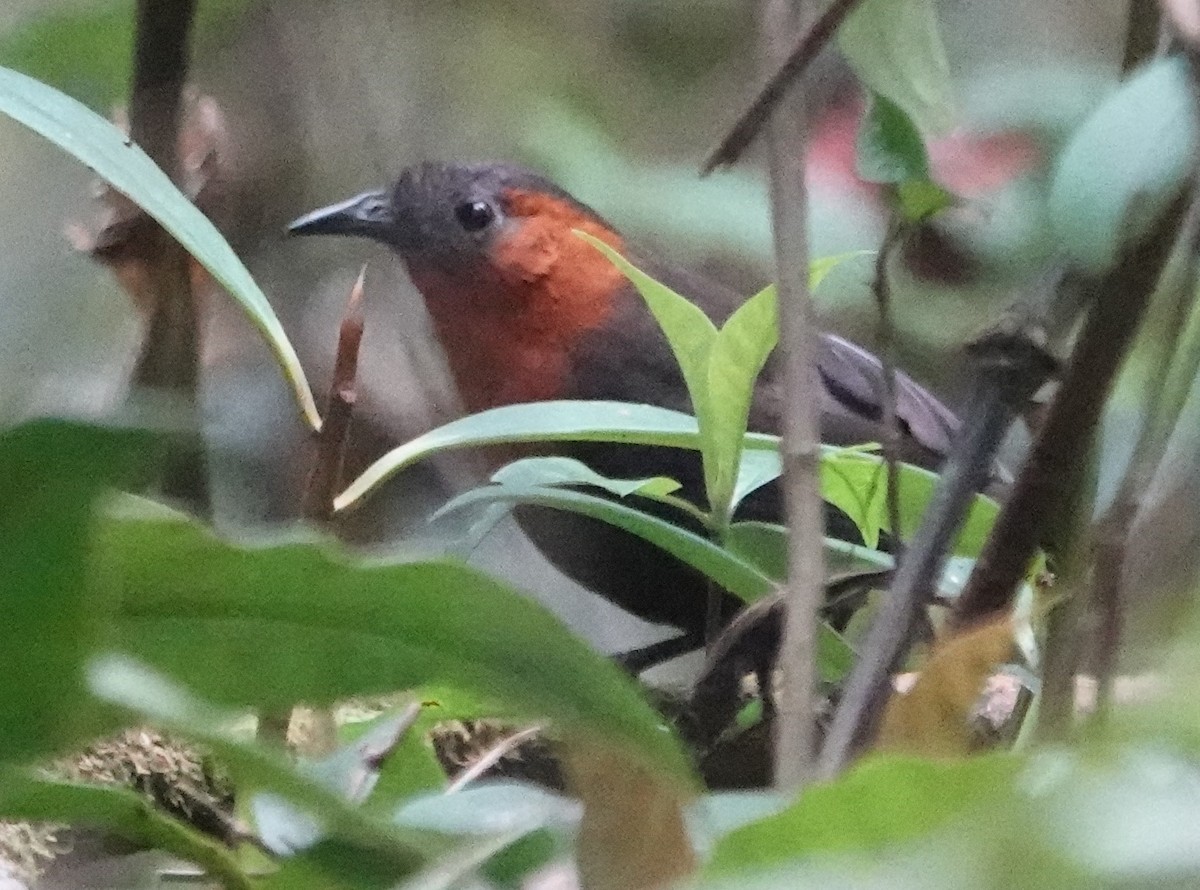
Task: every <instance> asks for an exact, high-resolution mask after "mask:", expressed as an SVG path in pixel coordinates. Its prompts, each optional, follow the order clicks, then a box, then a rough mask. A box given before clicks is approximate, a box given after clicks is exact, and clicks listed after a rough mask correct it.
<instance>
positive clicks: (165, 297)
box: [129, 0, 210, 513]
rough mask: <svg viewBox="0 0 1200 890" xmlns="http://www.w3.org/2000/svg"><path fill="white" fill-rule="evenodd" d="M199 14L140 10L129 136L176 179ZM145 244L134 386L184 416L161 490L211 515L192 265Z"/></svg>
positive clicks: (180, 6)
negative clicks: (145, 314)
mask: <svg viewBox="0 0 1200 890" xmlns="http://www.w3.org/2000/svg"><path fill="white" fill-rule="evenodd" d="M195 9H196V4H195V2H194V0H139V2H138V5H137V34H136V38H135V42H134V65H133V88H132V92H131V94H130V99H129V133H130V137H131V138H132V139H133V141H134V142H136V143H137V144H138V145H139V146H140V147H141V148H142V149H143V150H144V151H145V152H146V154H148V155H149V156H150V159H151V160H152V161H154V163H156V164H157V165H158V166H159V167H161V168H162V169H163V170H164V171H166V172H167V173H168V174H169V175H171V176H173V177H174V176H177V175H178V167H179V158H178V153H177V146H178V144H179V124H180V114H181V113H180V109H181V107H182V103H183V86H184V82H185V80H186V78H187V69H188V38H189V36H190V34H191V26H192V18H193V15H194V13H195ZM146 240H147V242H148V244H146V245H145V248H146V249H144V250H143V251H141V254H142V255H143V256H146V257H148V259H147V260H146V261H145V262H146V272H147V275H148V277H149V281H150V286H149V288H148V292H149V293H150V294H152V296H153V298H154V304H153V306H152V307H151V312H150V321H149V324H148V326H147V331H146V340H145V344H144V346H143V349H142V355H141V356H140V357H139V359H138V363H137V367H136V368H135V370H134V374H133V382H134V384H135V386H136V387H138V388H140V389H143V390H149V391H151V392H153V393H157V394H161V395H164V396H167V397H168V398H169V399H170V400H171V403H170V407H172V408H173V407H175V406H178V407H180V408H181V409H182V410H183V411H184V412H185V414H186V416H185V419H184V423H183V424H182V426H183V441H180V442H176V443H174V444H173V446H172V447H171V449H170V450H169V452H168V454H167V457H166V461H165V464H164V466H163V468H162V471H161V476H160V480H159V487H160V489H161V491H162V493H163V494H164V495H166V496H168V497H173V498H178V499H180V500H183V501H184V502H186V503H188V504H190V505H191V506H192V507H193V509H195V510H196V511H197V512H200V513H206V512H207V511H208V509H209V506H210V505H209V492H208V473H207V468H206V460H205V457H204V448H203V445H202V444H201V443H200V441H199V439H200V423H199V411H198V400H199V397H198V381H199V354H200V335H199V322H198V319H197V317H196V305H195V300H194V298H193V295H192V286H191V280H190V274H189V266H190V260H189V258H188V255H187V253H186V252H185V251H184V249H183V248H182V247H180V246H179V244H178V243H177V242H176V241H175V239H174V238H172V237H171V236H170V235H168V234H167V233H166V232H165V231H164V230H163V229H161V228H159V227H158V226H154V227H153V228H152V229H150V230H149V233H148V234H147V235H146Z"/></svg>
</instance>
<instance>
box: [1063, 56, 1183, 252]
mask: <svg viewBox="0 0 1200 890" xmlns="http://www.w3.org/2000/svg"><path fill="white" fill-rule="evenodd" d="M1198 150H1200V119H1198V112H1197V108H1196V100H1195V91H1194V85H1193V83H1192V79H1191V77H1190V76H1189V73H1188V63H1187V62H1186V61H1185V60H1184V58H1183V57H1182V56H1171V57H1168V58H1162V59H1158V60H1157V61H1154V62H1152V63H1150V64H1149V65H1148V66H1146V67H1144V68H1142V69H1141V70H1140V71H1138V72H1137V73H1135V74H1134V75H1133V77H1131V78H1130V79H1129V80H1127V81H1126V82H1125V83H1123V84H1121V86H1120V87H1118V88H1117V90H1116V91H1115V92H1113V93H1112V95H1110V96H1109V97H1108V98H1107V99H1106V100H1105V101H1104V102H1103V103H1101V105H1100V107H1099V108H1097V109H1096V110H1095V111H1094V112H1093V114H1092V115H1091V117H1089V118H1088V119H1087V120H1086V121H1084V123H1083V125H1082V126H1081V127H1080V128H1079V129H1078V130H1077V131H1076V132H1075V134H1074V136H1073V137H1072V138H1071V140H1070V142H1069V143H1068V144H1067V147H1066V148H1065V149H1064V150H1063V152H1062V155H1061V156H1060V157H1059V159H1058V164H1057V168H1056V170H1055V173H1054V181H1053V185H1052V187H1051V193H1050V204H1049V209H1050V217H1051V221H1052V222H1053V225H1054V228H1055V230H1056V232H1057V234H1058V236H1059V238H1060V240H1061V242H1062V247H1063V249H1064V250H1065V251H1066V252H1067V255H1068V256H1069V257H1070V258H1071V259H1072V260H1074V261H1075V262H1076V263H1077V264H1078V265H1079V266H1080V267H1081V268H1082V269H1083V270H1084V271H1087V272H1091V273H1099V272H1103V271H1104V270H1106V269H1107V268H1109V267H1110V266H1111V265H1112V264H1113V263H1114V262H1115V261H1116V259H1117V257H1118V256H1120V255H1121V252H1122V250H1123V249H1124V247H1125V245H1127V244H1132V243H1135V242H1136V241H1138V240H1139V239H1141V238H1142V237H1143V236H1144V235H1145V234H1146V231H1147V228H1148V227H1149V226H1150V225H1152V224H1153V223H1154V222H1155V221H1157V220H1158V219H1159V218H1160V217H1161V216H1162V213H1163V210H1164V209H1165V208H1166V207H1167V206H1168V205H1169V204H1170V203H1171V201H1173V200H1174V199H1175V198H1176V196H1178V195H1179V193H1180V191H1181V189H1182V188H1183V186H1184V184H1185V182H1186V180H1187V178H1188V177H1189V175H1191V174H1192V172H1193V170H1194V168H1195V163H1196V154H1197V151H1198Z"/></svg>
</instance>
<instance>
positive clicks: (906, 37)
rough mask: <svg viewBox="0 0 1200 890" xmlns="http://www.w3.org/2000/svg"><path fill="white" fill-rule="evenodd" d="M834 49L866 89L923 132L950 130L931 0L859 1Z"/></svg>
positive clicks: (949, 98) (946, 69)
mask: <svg viewBox="0 0 1200 890" xmlns="http://www.w3.org/2000/svg"><path fill="white" fill-rule="evenodd" d="M838 46H839V47H840V48H841V50H842V52H843V53H845V55H846V58H847V59H848V60H849V62H850V64H851V66H852V67H853V68H854V72H855V73H856V74H857V75H858V76H859V78H860V79H861V80H862V82H863V83H864V84H866V86H867V87H869V88H870V89H871V90H872V91H873V92H875V93H878V94H879V95H881V96H886V97H887V98H888V99H890V100H891V101H892V102H894V103H895V104H896V105H898V106H899V107H900V108H902V109H904V111H905V112H907V113H908V115H909V116H910V117H911V118H912V119H913V120H914V121H916V122H917V124H918V125H919V126H920V127H921V128H922V129H923V130H926V131H928V132H932V133H938V132H942V131H945V130H948V129H950V127H951V126H953V124H954V118H955V111H954V105H955V100H954V94H953V90H952V88H951V84H950V64H949V62H948V61H947V60H946V50H945V47H943V46H942V37H941V32H940V30H939V28H938V19H937V6H936V3H935V0H863V2H862V3H860V4H859V5H858V8H857V9H855V10H854V12H852V13H851V14H850V17H849V18H848V19H846V21H845V22H844V23H843V24H842V27H841V28H840V29H839V30H838Z"/></svg>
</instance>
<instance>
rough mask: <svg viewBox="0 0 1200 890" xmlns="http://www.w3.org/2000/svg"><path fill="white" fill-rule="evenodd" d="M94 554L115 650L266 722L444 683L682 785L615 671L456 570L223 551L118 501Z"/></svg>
mask: <svg viewBox="0 0 1200 890" xmlns="http://www.w3.org/2000/svg"><path fill="white" fill-rule="evenodd" d="M95 552H96V559H97V560H98V563H99V568H100V569H101V570H102V577H103V578H104V579H105V580H106V581H107V582H108V583H109V584H111V585H113V586H114V588H115V590H113V591H112V593H113V595H115V596H117V597H119V600H120V611H119V613H118V615H117V618H116V627H115V628H114V641H113V642H114V645H116V646H117V647H118V648H120V649H122V650H124V651H126V652H128V653H130V654H132V655H135V656H137V657H138V658H140V659H142V660H144V661H145V662H147V663H148V664H150V665H153V666H155V667H157V668H159V669H161V670H163V671H165V672H166V673H168V674H170V675H172V676H175V677H179V678H186V680H187V682H188V684H189V686H190V687H191V688H192V689H194V690H195V691H196V692H198V693H199V694H201V695H203V696H205V697H208V698H211V699H213V700H215V701H217V702H221V703H226V704H236V705H254V706H257V707H264V708H269V709H279V708H283V707H286V706H289V705H291V704H293V703H294V702H297V701H306V702H313V703H320V702H327V701H331V700H333V699H338V698H345V697H348V696H352V695H360V694H370V693H379V692H388V691H393V690H399V689H409V688H415V687H419V686H423V685H426V684H430V683H434V684H444V685H447V686H450V687H461V688H463V689H466V690H468V691H471V692H475V693H478V694H479V695H482V696H484V697H485V698H487V699H488V700H492V701H495V702H497V703H499V704H500V705H501V706H502V707H503V708H505V709H506V710H507V711H508V712H509V713H511V714H513V715H519V716H526V717H539V718H540V717H549V718H551V719H553V720H555V721H558V722H559V723H560V724H562V725H563V726H565V727H568V728H573V729H578V730H581V731H586V732H587V733H589V734H590V735H592V736H596V737H600V738H606V739H609V740H610V741H611V742H613V743H619V744H621V745H623V746H624V747H625V748H626V749H628V750H629V751H630V752H631V753H632V754H635V755H637V756H639V757H641V758H642V759H644V760H646V761H648V762H651V763H653V764H655V765H656V766H657V767H658V768H659V769H663V770H667V771H671V772H673V773H675V774H677V775H680V776H684V775H687V767H686V765H685V761H684V758H683V755H682V753H681V752H680V749H679V748H678V746H677V744H676V743H675V741H674V739H673V738H672V737H671V735H670V734H669V733H665V732H663V731H662V728H661V723H660V720H659V719H658V717H657V716H656V715H655V713H654V712H653V710H651V708H650V707H649V706H648V705H647V704H646V703H645V702H644V701H643V700H642V699H641V697H640V695H639V694H638V691H637V688H636V686H635V685H634V684H633V683H632V682H631V681H630V680H629V679H628V678H627V677H626V676H625V675H624V674H623V673H621V671H619V670H618V669H617V668H616V667H615V666H614V665H613V664H611V663H610V662H608V661H607V660H606V659H604V658H602V657H600V656H599V655H597V654H596V653H594V652H593V651H592V650H591V649H589V648H588V647H587V646H586V645H585V644H584V643H582V642H581V641H579V640H577V639H576V638H575V637H573V636H572V635H571V634H570V633H568V632H567V631H566V629H565V628H563V627H562V625H560V624H559V623H558V622H557V621H556V620H555V619H554V618H553V617H552V616H551V615H550V614H549V613H547V612H546V611H544V610H543V609H542V608H541V607H539V606H538V605H536V604H535V603H533V602H531V601H530V600H528V599H526V598H524V597H522V596H521V595H520V594H518V593H516V592H515V591H512V590H510V589H509V588H507V587H505V586H504V585H503V584H501V583H499V582H497V581H494V580H492V579H491V578H488V577H487V576H486V575H483V574H481V573H479V572H477V571H475V570H473V569H470V568H468V567H466V566H464V565H461V564H458V563H455V562H451V561H425V562H408V563H395V564H386V563H383V564H381V563H377V562H376V563H370V564H362V563H356V562H354V561H351V560H350V559H348V558H347V557H345V556H344V555H340V554H339V553H338V552H336V551H335V550H333V549H332V548H330V547H328V546H321V545H320V544H318V543H314V542H312V541H307V542H295V541H293V542H292V543H279V544H275V545H273V546H266V547H258V548H253V549H247V548H242V547H236V546H233V545H231V544H228V543H226V542H224V541H221V540H218V539H217V538H216V537H214V536H212V535H211V534H209V533H207V532H206V531H205V530H203V529H202V528H201V527H199V526H197V525H196V524H195V523H192V522H189V521H187V520H185V519H183V518H182V517H179V516H177V515H172V514H168V513H167V511H165V510H163V509H161V508H159V509H157V510H146V509H145V508H144V507H143V506H142V504H141V503H140V502H135V501H133V500H132V499H126V500H125V501H123V502H122V506H121V508H120V509H114V510H113V511H112V512H110V513H109V514H108V516H107V517H106V519H105V520H104V521H103V522H102V523H100V526H99V529H98V534H97V540H96V548H95Z"/></svg>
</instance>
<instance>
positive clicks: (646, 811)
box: [566, 741, 696, 890]
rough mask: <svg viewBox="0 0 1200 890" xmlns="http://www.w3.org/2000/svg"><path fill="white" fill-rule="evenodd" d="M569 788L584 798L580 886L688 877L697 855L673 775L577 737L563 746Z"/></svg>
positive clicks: (603, 888) (626, 889)
mask: <svg viewBox="0 0 1200 890" xmlns="http://www.w3.org/2000/svg"><path fill="white" fill-rule="evenodd" d="M566 747H567V756H566V763H567V769H568V772H569V775H570V780H571V787H572V788H573V790H574V791H575V793H576V794H577V795H578V796H579V798H580V799H581V800H582V801H583V820H582V822H581V823H580V826H579V843H578V847H577V853H576V855H577V858H578V864H579V877H580V883H581V886H582V887H583V888H584V890H647V888H652V887H663V886H666V885H668V884H672V883H674V882H676V881H679V880H680V879H682V878H685V877H687V876H688V875H690V874H691V873H692V872H693V871H694V870H695V868H696V853H695V850H694V849H693V848H692V844H691V841H690V840H689V839H688V834H687V828H686V826H685V824H684V818H683V807H684V805H685V804H686V803H687V801H688V799H689V798H690V796H691V794H690V792H689V790H688V789H686V788H683V787H681V786H680V783H679V780H678V779H677V778H674V777H670V778H667V777H664V776H663V775H661V774H658V773H655V772H653V771H651V770H649V769H647V768H645V767H644V766H642V765H641V764H640V763H638V762H637V761H634V760H632V759H631V758H629V757H628V756H627V755H622V754H620V753H618V752H616V751H614V750H612V749H610V748H605V747H601V746H598V745H595V744H592V743H588V742H583V741H574V742H571V743H569V744H568V745H567V746H566Z"/></svg>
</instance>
